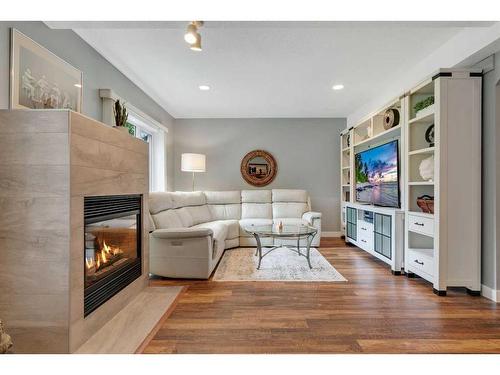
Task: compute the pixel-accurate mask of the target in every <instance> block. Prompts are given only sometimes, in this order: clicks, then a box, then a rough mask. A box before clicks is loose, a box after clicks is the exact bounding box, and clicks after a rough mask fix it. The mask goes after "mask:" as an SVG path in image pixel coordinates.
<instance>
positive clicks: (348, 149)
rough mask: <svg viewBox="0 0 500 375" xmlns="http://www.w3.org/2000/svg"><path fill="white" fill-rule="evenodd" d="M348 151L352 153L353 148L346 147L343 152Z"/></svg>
mask: <svg viewBox="0 0 500 375" xmlns="http://www.w3.org/2000/svg"><path fill="white" fill-rule="evenodd" d="M346 151H348V152H349V151H351V148H350V147H346V148H344V149H342V152H346Z"/></svg>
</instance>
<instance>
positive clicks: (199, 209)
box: [184, 205, 212, 225]
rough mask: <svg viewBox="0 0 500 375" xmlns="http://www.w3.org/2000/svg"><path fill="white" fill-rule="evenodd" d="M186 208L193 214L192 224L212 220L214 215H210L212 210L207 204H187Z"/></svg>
mask: <svg viewBox="0 0 500 375" xmlns="http://www.w3.org/2000/svg"><path fill="white" fill-rule="evenodd" d="M184 209H185V210H186V211H187V212H189V215H191V219H192V224H191V225H196V224H201V223H206V222H207V221H212V215H210V210H209V209H208V206H207V205H203V206H187V207H184Z"/></svg>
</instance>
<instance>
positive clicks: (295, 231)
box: [243, 224, 318, 237]
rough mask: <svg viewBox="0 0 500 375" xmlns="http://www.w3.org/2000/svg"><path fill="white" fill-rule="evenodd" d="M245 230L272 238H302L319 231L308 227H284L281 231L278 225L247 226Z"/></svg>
mask: <svg viewBox="0 0 500 375" xmlns="http://www.w3.org/2000/svg"><path fill="white" fill-rule="evenodd" d="M243 228H244V229H245V231H247V232H248V233H250V234H254V235H255V234H257V235H259V236H272V237H302V236H307V235H312V234H315V233H316V232H317V231H318V230H317V229H316V228H314V227H310V226H308V225H283V228H282V229H281V230H279V228H278V226H277V225H276V224H273V225H271V224H269V225H245V226H244V227H243Z"/></svg>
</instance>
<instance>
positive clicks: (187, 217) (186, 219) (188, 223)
mask: <svg viewBox="0 0 500 375" xmlns="http://www.w3.org/2000/svg"><path fill="white" fill-rule="evenodd" d="M174 211H175V212H176V213H177V215H178V216H179V219H180V220H181V222H182V226H183V227H186V228H189V227H192V226H193V218H192V217H191V214H190V213H189V211H188V210H187V209H186V207H182V208H178V209H177V210H174Z"/></svg>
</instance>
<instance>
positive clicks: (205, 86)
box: [198, 85, 210, 91]
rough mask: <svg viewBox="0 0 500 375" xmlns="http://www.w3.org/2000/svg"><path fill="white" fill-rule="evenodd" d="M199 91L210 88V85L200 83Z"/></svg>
mask: <svg viewBox="0 0 500 375" xmlns="http://www.w3.org/2000/svg"><path fill="white" fill-rule="evenodd" d="M198 87H199V89H200V90H201V91H208V90H210V86H207V85H200V86H198Z"/></svg>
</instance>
